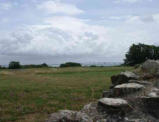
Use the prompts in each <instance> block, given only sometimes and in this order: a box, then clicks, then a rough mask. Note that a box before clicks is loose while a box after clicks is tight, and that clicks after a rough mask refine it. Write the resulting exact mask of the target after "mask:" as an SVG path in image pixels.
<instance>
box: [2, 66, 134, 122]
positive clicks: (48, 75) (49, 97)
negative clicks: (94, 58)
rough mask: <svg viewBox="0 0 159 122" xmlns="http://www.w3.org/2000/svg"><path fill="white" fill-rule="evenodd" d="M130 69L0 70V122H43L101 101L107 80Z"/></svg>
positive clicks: (107, 85)
mask: <svg viewBox="0 0 159 122" xmlns="http://www.w3.org/2000/svg"><path fill="white" fill-rule="evenodd" d="M131 69H132V68H131V67H94V68H93V67H92V68H88V67H85V68H61V69H60V68H41V69H24V70H23V69H21V70H0V122H9V121H16V122H43V121H44V120H45V119H46V118H47V117H48V115H49V114H50V113H53V112H56V111H58V110H60V109H71V110H80V109H81V108H82V107H83V105H85V104H87V103H89V102H91V101H95V100H97V99H98V98H100V97H101V94H102V91H103V90H106V89H108V87H109V85H110V77H111V76H112V75H115V74H118V73H120V72H121V71H125V70H131Z"/></svg>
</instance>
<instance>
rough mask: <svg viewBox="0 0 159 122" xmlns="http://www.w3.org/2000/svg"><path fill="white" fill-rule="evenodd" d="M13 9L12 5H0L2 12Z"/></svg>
mask: <svg viewBox="0 0 159 122" xmlns="http://www.w3.org/2000/svg"><path fill="white" fill-rule="evenodd" d="M11 8H12V4H11V3H0V10H9V9H11Z"/></svg>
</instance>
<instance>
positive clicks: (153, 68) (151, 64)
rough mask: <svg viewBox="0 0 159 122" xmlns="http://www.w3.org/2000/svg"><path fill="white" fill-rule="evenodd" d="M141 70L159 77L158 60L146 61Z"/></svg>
mask: <svg viewBox="0 0 159 122" xmlns="http://www.w3.org/2000/svg"><path fill="white" fill-rule="evenodd" d="M141 69H142V70H143V71H145V72H148V73H150V74H154V75H159V74H158V73H159V60H147V61H146V62H144V63H143V65H142V66H141Z"/></svg>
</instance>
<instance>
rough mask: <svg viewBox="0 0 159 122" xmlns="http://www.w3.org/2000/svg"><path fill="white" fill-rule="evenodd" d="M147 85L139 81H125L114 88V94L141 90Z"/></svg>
mask: <svg viewBox="0 0 159 122" xmlns="http://www.w3.org/2000/svg"><path fill="white" fill-rule="evenodd" d="M144 88H145V87H144V86H143V85H141V84H137V83H125V84H121V85H117V86H115V87H114V89H113V96H117V97H118V96H126V95H129V94H133V93H136V92H139V91H142V90H143V89H144Z"/></svg>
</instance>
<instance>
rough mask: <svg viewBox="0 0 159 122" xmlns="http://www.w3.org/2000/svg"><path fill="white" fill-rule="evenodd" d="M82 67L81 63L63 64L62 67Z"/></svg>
mask: <svg viewBox="0 0 159 122" xmlns="http://www.w3.org/2000/svg"><path fill="white" fill-rule="evenodd" d="M81 66H82V65H81V64H80V63H75V62H67V63H65V64H61V65H60V67H61V68H62V67H81Z"/></svg>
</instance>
